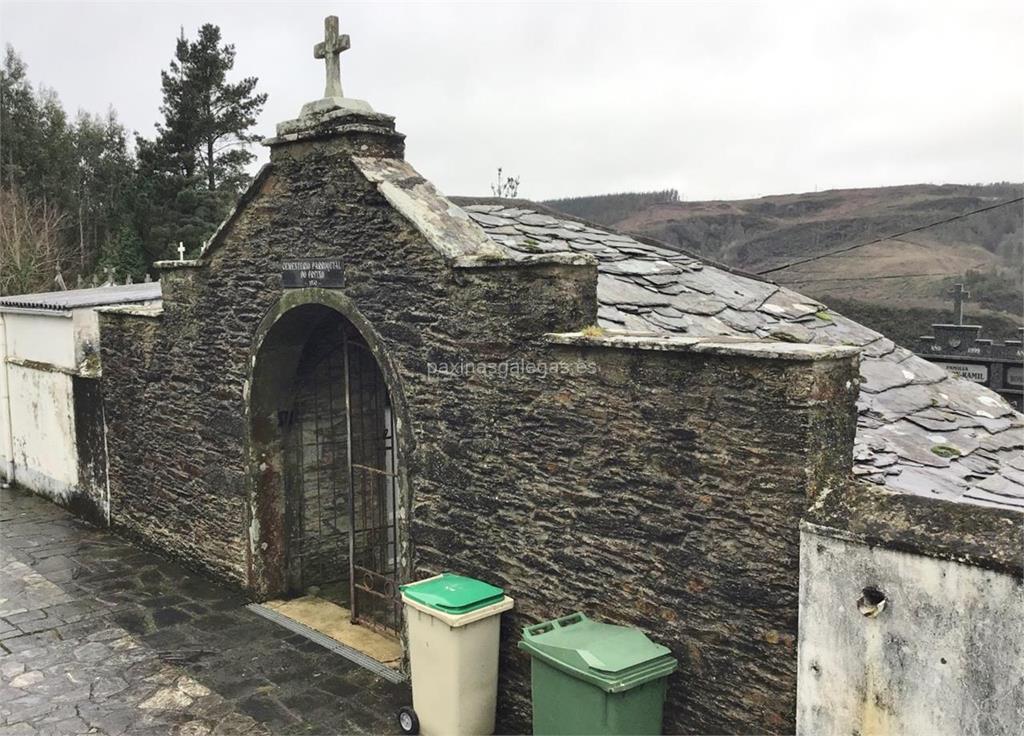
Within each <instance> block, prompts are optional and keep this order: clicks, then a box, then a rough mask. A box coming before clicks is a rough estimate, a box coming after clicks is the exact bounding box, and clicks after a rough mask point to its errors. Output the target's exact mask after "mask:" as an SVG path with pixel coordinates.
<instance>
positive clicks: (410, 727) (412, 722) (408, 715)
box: [398, 706, 420, 734]
mask: <svg viewBox="0 0 1024 736" xmlns="http://www.w3.org/2000/svg"><path fill="white" fill-rule="evenodd" d="M398 727H399V728H400V729H401V730H402V733H412V734H416V733H419V732H420V719H419V718H417V717H416V711H414V710H413V709H412V708H410V707H408V706H406V707H404V708H399V709H398Z"/></svg>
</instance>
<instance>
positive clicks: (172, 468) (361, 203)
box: [102, 141, 857, 733]
mask: <svg viewBox="0 0 1024 736" xmlns="http://www.w3.org/2000/svg"><path fill="white" fill-rule="evenodd" d="M350 153H351V148H350V147H348V146H347V145H346V144H345V143H344V142H339V141H321V142H314V143H308V142H306V143H293V144H287V145H281V146H278V147H277V148H276V149H275V150H274V151H273V154H272V164H271V167H270V169H269V170H268V171H267V172H266V173H265V174H263V175H262V176H261V177H260V179H259V181H258V183H257V189H256V191H254V192H253V194H252V195H251V197H250V198H249V200H248V202H247V205H246V207H245V208H244V209H243V210H242V211H241V212H240V213H239V214H238V215H237V217H235V218H234V219H233V221H232V223H231V225H230V226H229V227H228V228H226V229H225V231H224V232H223V233H222V234H221V236H220V239H219V241H218V242H217V243H216V244H215V246H214V247H213V248H211V249H210V251H209V252H208V253H206V254H205V255H204V256H203V261H202V263H200V264H198V265H197V267H195V268H192V267H186V268H181V269H178V270H175V271H173V272H169V273H167V274H165V281H164V312H163V314H162V315H161V316H160V317H159V318H156V319H151V318H145V317H140V316H132V315H128V314H105V315H104V317H103V320H104V322H103V331H102V350H103V366H104V382H105V386H104V395H105V402H106V414H107V423H108V428H109V448H110V455H111V478H110V481H111V514H112V520H113V523H115V524H116V525H117V526H119V527H121V528H122V529H124V530H126V531H128V532H130V533H132V534H135V535H137V536H139V537H141V538H143V539H145V540H147V541H148V542H149V543H152V544H155V545H157V546H159V547H161V548H162V549H165V550H167V551H168V552H170V553H172V554H176V555H178V556H180V557H182V558H184V559H186V560H187V561H189V562H190V563H191V564H193V565H195V566H199V567H201V568H203V569H205V570H207V571H209V572H211V573H213V574H215V575H217V576H219V577H220V578H222V579H226V580H230V581H233V582H235V583H237V584H239V585H242V586H247V587H249V588H250V589H251V590H254V589H255V586H254V585H253V580H254V578H253V570H254V569H255V568H256V567H258V565H259V564H269V563H267V560H269V559H270V558H269V557H268V558H267V560H263V561H262V562H261V561H260V560H257V559H255V558H257V557H259V556H260V555H261V554H262V552H261V551H260V546H259V545H255V546H253V545H252V542H253V541H254V540H253V539H251V538H250V536H251V535H250V530H251V529H252V528H253V520H254V514H255V511H254V509H253V508H252V507H251V504H250V503H249V500H248V498H249V496H248V493H249V492H250V491H251V489H252V488H253V487H254V483H255V481H254V480H253V478H252V477H250V467H251V466H250V457H249V455H248V453H249V450H250V448H249V447H248V446H247V426H246V415H247V410H248V407H247V397H248V391H249V390H250V386H249V384H248V381H249V380H250V378H251V366H252V364H253V360H254V357H255V356H254V355H253V353H252V351H253V345H252V344H253V340H254V337H255V335H256V333H257V331H258V330H259V329H260V325H261V323H265V322H266V321H267V320H268V319H270V320H272V319H273V318H274V317H275V316H276V313H277V312H278V311H281V310H283V309H284V308H285V307H286V306H287V305H288V303H289V302H288V299H287V298H286V299H285V300H284V301H283V302H282V301H281V298H282V289H281V280H280V262H281V260H282V258H284V257H288V258H294V257H337V258H341V259H343V261H344V264H345V283H346V285H345V287H344V288H343V289H340V290H338V292H337V294H335V293H333V292H332V293H322V294H319V295H317V294H314V296H315V297H316V298H318V299H321V300H322V301H323V302H324V303H331V301H332V300H336V301H339V303H341V302H343V303H344V304H345V305H348V306H347V308H348V309H350V311H352V312H353V314H354V315H355V317H356V319H354V320H353V321H354V322H355V323H356V325H357V326H358V327H360V329H361V330H365V331H366V332H364V336H365V337H366V338H367V340H368V342H370V343H371V345H375V346H376V347H377V349H379V350H380V351H381V354H382V355H383V356H384V357H385V358H386V361H385V363H386V364H385V365H383V366H382V367H383V368H384V370H385V375H386V376H387V377H388V379H389V382H390V384H391V389H392V400H393V401H394V402H395V403H396V407H397V411H399V427H400V451H401V452H400V455H401V461H402V463H403V465H404V471H405V474H406V477H407V484H406V485H407V486H408V488H407V489H406V491H407V495H406V500H407V503H408V504H409V508H407V510H406V511H407V512H408V513H411V526H410V528H409V533H410V535H411V546H412V556H411V560H410V562H409V563H408V566H407V568H406V570H405V576H406V577H407V578H408V579H415V578H418V577H421V576H424V575H427V574H431V573H435V572H439V571H441V570H454V571H458V572H462V573H466V574H470V575H475V576H478V577H481V578H484V579H487V580H490V581H493V582H495V583H498V584H501V585H503V586H505V587H506V588H507V589H508V591H509V593H510V594H511V595H512V596H514V597H515V598H516V600H517V608H516V610H515V612H514V613H513V614H511V615H507V616H506V617H505V619H504V621H503V638H502V655H501V698H500V702H499V731H528V730H529V669H528V668H529V662H528V660H527V659H526V658H525V657H524V655H523V654H522V653H520V652H518V651H517V650H516V649H515V642H516V641H517V640H518V631H519V629H520V627H522V626H524V625H528V624H531V623H534V622H537V621H539V620H543V619H546V618H552V617H555V616H560V615H562V614H565V613H568V612H570V611H573V610H584V611H586V612H587V613H588V614H590V615H593V616H596V617H599V618H603V619H606V620H609V621H615V622H620V623H629V624H633V625H637V626H640V627H642V628H643V629H645V630H647V631H648V632H650V633H651V635H652V636H653V637H654V638H655V639H656V640H657V641H659V642H661V643H664V644H666V645H668V646H670V647H671V648H672V650H673V652H674V653H675V655H676V656H677V657H678V658H679V659H680V671H679V672H678V673H677V674H676V675H674V676H673V677H672V679H671V680H670V686H669V706H668V709H667V713H666V724H665V728H666V731H667V732H690V733H698V732H701V733H702V732H727V731H734V732H769V731H779V732H782V731H791V730H792V729H793V728H794V722H795V721H794V718H795V697H796V685H795V677H796V643H795V637H796V631H797V581H798V523H799V519H800V516H801V514H802V512H803V510H804V508H805V506H806V504H807V501H808V499H809V498H810V497H812V496H813V495H815V494H817V493H819V492H820V491H821V490H822V489H827V488H828V487H829V486H830V485H831V484H834V483H838V482H839V479H841V478H843V477H845V474H846V473H847V472H848V469H849V462H850V456H851V452H850V447H851V445H852V436H853V429H854V424H853V420H854V414H853V398H854V395H855V392H856V381H857V378H856V365H855V359H854V358H851V357H849V356H848V355H844V354H842V353H841V351H840V352H833V353H829V352H828V351H827V350H822V351H820V352H819V353H814V351H813V350H811V351H805V352H804V353H799V354H798V353H793V354H790V355H787V354H786V348H785V347H781V348H779V350H778V352H777V353H773V354H768V355H762V354H759V353H758V352H757V351H754V350H751V351H748V352H746V353H745V352H744V351H743V350H741V349H740V350H736V351H732V352H730V351H728V350H722V351H719V352H717V353H715V352H705V353H702V352H696V351H693V350H686V349H682V348H680V349H679V350H668V351H666V350H649V349H646V348H643V347H637V346H628V345H627V346H617V345H613V344H604V343H601V341H597V342H598V343H600V344H593V345H558V344H553V343H552V342H551V341H550V340H549V339H548V338H547V337H546V334H547V333H549V332H563V331H572V330H577V329H580V328H582V327H584V326H586V325H588V324H592V323H593V321H594V315H595V312H596V297H595V271H594V267H593V265H589V266H588V265H567V264H564V263H557V262H547V263H546V262H543V261H542V262H538V263H534V264H532V265H527V266H513V265H509V264H501V263H494V264H490V265H484V264H478V266H479V267H470V268H453V267H452V266H451V265H449V263H448V262H446V261H445V259H444V258H442V257H441V255H440V254H439V253H438V251H437V250H436V249H435V248H433V247H432V246H431V245H430V243H428V242H427V240H426V238H425V237H424V236H423V235H422V234H421V233H420V231H418V230H417V229H415V228H414V227H412V226H411V224H410V223H409V221H407V220H406V219H404V218H402V217H401V216H400V215H398V214H397V213H396V212H395V211H394V210H393V209H392V208H391V207H390V206H389V205H388V203H387V202H386V201H385V199H384V197H383V196H382V195H381V194H380V193H379V191H378V189H377V187H376V186H374V185H373V184H371V183H370V182H368V181H367V180H366V179H365V178H364V177H363V176H362V175H361V174H360V173H359V171H358V170H357V169H356V167H355V166H353V164H352V161H351V159H350V158H349V154H350ZM314 291H316V290H314ZM502 361H512V364H511V366H512V367H513V370H515V366H519V367H520V368H525V366H526V365H527V364H528V365H530V366H535V367H536V366H541V365H545V366H550V365H551V364H552V363H555V362H563V363H567V364H570V365H571V366H573V368H572V369H571V370H570V372H569V373H564V372H562V371H561V369H559V370H557V371H552V370H548V371H547V373H546V375H541V374H540V373H538V372H526V370H523V371H521V372H519V373H517V374H516V375H513V376H507V375H506V376H502V375H500V374H501V370H500V369H497V370H488V369H486V368H485V369H483V370H481V371H479V372H475V373H474V374H473V375H470V376H465V375H455V374H454V373H453V372H448V373H445V372H444V371H443V370H439V367H441V366H444V365H446V364H447V365H449V366H458V365H461V364H464V363H466V362H473V363H478V362H484V363H494V364H496V365H497V364H499V363H501V362H502ZM577 364H582V367H580V365H577ZM534 370H536V368H535V369H534ZM256 460H258V458H257V459H256ZM260 472H266V473H268V474H269V477H273V473H274V472H275V469H274V468H263V469H262V470H261V471H260Z"/></svg>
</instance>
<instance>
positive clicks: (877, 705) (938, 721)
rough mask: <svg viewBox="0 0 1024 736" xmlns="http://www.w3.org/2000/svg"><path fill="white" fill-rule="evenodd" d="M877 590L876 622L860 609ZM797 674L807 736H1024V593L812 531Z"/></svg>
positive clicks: (805, 560)
mask: <svg viewBox="0 0 1024 736" xmlns="http://www.w3.org/2000/svg"><path fill="white" fill-rule="evenodd" d="M867 587H874V588H876V589H877V590H879V591H881V592H882V593H884V595H885V600H886V603H885V606H884V608H883V609H882V610H881V611H880V612H879V613H877V615H875V616H865V615H864V614H863V613H861V611H860V610H859V609H858V599H860V598H861V596H862V592H863V589H864V588H867ZM798 668H799V669H798V694H797V733H798V734H802V735H805V736H812V735H814V736H816V735H818V734H840V733H843V734H865V736H866V735H867V734H906V735H907V736H913V735H915V734H920V735H921V736H940V735H942V734H950V736H959V735H960V734H986V735H988V734H1014V735H1015V736H1019V735H1020V734H1021V733H1024V731H1022V728H1024V726H1022V724H1024V587H1022V584H1021V581H1020V580H1018V579H1016V578H1014V577H1013V576H1012V575H1007V574H1003V573H999V572H993V571H990V570H986V569H983V568H980V567H975V566H971V565H965V564H962V563H957V562H950V561H945V560H940V559H935V558H932V557H925V556H921V555H914V554H908V553H904V552H896V551H892V550H888V549H883V548H879V547H869V546H866V545H863V544H858V543H855V542H848V541H842V540H839V539H835V538H832V537H830V536H825V535H823V534H819V533H815V532H812V531H809V530H807V529H806V528H805V529H804V530H803V531H802V532H801V543H800V636H799V654H798Z"/></svg>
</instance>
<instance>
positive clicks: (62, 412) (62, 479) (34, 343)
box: [0, 310, 96, 501]
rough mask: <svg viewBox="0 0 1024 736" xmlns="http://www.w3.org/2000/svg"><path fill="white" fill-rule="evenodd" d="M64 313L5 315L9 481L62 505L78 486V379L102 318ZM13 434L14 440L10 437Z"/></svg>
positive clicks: (2, 430) (1, 429)
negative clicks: (75, 390)
mask: <svg viewBox="0 0 1024 736" xmlns="http://www.w3.org/2000/svg"><path fill="white" fill-rule="evenodd" d="M80 311H82V312H85V314H81V315H80V314H78V313H77V312H76V313H74V314H71V313H61V312H52V311H50V312H47V311H42V310H40V311H38V312H4V313H2V314H0V319H2V320H3V325H2V329H3V336H4V338H5V340H4V345H3V347H4V350H5V353H6V365H5V366H0V369H2V368H5V369H6V370H5V376H4V378H5V381H6V386H5V388H6V399H7V404H8V405H7V406H6V407H0V440H3V441H0V452H2V453H3V455H4V457H3V460H4V463H3V467H4V469H5V471H4V476H5V480H10V478H7V476H8V475H10V474H11V463H10V460H11V459H12V458H11V457H7V455H8V454H9V450H8V448H10V449H11V450H13V461H14V462H13V476H14V481H15V482H16V483H18V484H19V485H21V486H24V487H26V488H29V489H31V490H33V491H36V492H37V493H41V494H43V495H46V496H49V497H51V498H54V499H55V500H58V501H65V500H67V498H68V496H69V495H70V494H71V493H72V492H73V491H74V489H75V488H76V487H77V486H78V483H79V478H78V453H77V449H76V443H75V412H74V394H73V382H72V377H73V375H75V374H77V373H79V372H80V371H79V368H80V365H81V363H82V359H83V354H84V352H85V351H84V350H83V348H82V344H83V341H85V340H87V339H93V337H94V332H95V330H94V329H93V324H94V323H95V321H96V316H95V314H94V313H92V310H80ZM8 435H9V438H8Z"/></svg>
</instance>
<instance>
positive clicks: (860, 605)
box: [857, 585, 888, 618]
mask: <svg viewBox="0 0 1024 736" xmlns="http://www.w3.org/2000/svg"><path fill="white" fill-rule="evenodd" d="M887 602H888V599H887V598H886V597H885V593H883V592H882V591H880V590H879V589H878V588H876V587H874V586H870V585H869V586H868V587H866V588H864V590H862V591H861V596H860V598H859V599H858V601H857V610H858V611H860V612H861V615H863V616H866V617H868V618H874V617H875V616H877V615H878V614H880V613H881V612H882V611H884V610H885V606H886V603H887Z"/></svg>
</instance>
